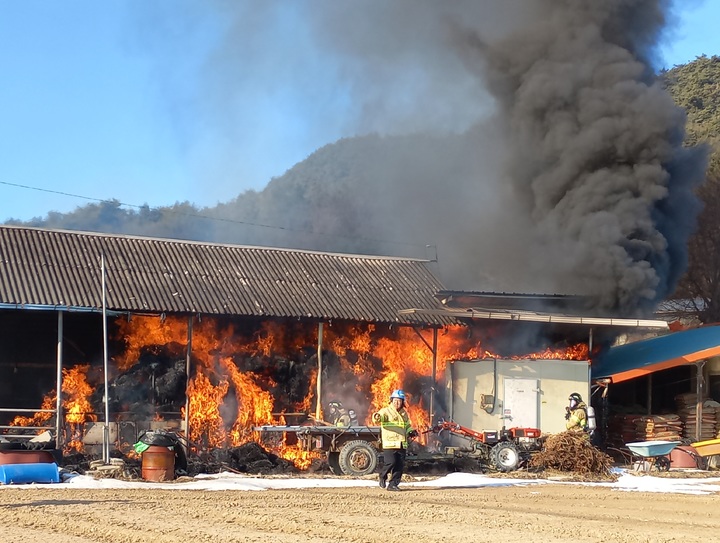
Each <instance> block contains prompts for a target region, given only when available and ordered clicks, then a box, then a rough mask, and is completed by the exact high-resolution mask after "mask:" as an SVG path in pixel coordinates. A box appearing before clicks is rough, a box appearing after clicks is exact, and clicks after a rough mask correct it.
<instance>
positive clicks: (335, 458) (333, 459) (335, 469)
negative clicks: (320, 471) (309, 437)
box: [327, 452, 343, 475]
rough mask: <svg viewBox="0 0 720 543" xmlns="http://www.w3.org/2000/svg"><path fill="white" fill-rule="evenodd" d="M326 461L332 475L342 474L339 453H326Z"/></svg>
mask: <svg viewBox="0 0 720 543" xmlns="http://www.w3.org/2000/svg"><path fill="white" fill-rule="evenodd" d="M327 463H328V467H329V468H330V473H332V474H333V475H342V474H343V472H342V469H340V453H339V452H329V453H327Z"/></svg>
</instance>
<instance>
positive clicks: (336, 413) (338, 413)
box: [328, 402, 351, 426]
mask: <svg viewBox="0 0 720 543" xmlns="http://www.w3.org/2000/svg"><path fill="white" fill-rule="evenodd" d="M328 417H329V419H330V422H331V423H333V424H334V425H335V426H350V423H351V420H350V414H349V413H348V411H347V409H345V408H344V407H343V404H341V403H340V402H330V404H328Z"/></svg>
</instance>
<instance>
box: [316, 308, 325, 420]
mask: <svg viewBox="0 0 720 543" xmlns="http://www.w3.org/2000/svg"><path fill="white" fill-rule="evenodd" d="M322 345H323V323H322V322H319V323H318V342H317V359H318V372H317V392H316V396H317V404H316V405H315V420H316V421H319V420H321V419H320V417H322V371H323V364H322Z"/></svg>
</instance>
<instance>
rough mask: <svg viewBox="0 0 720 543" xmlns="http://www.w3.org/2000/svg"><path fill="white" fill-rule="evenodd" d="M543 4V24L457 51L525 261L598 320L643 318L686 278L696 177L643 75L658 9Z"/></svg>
mask: <svg viewBox="0 0 720 543" xmlns="http://www.w3.org/2000/svg"><path fill="white" fill-rule="evenodd" d="M540 5H541V7H542V8H543V12H544V13H546V16H545V17H543V18H542V19H540V20H538V21H536V22H535V23H534V24H533V25H532V26H530V27H524V28H522V29H521V30H520V31H516V32H513V33H512V34H511V35H509V36H507V37H505V38H504V39H502V40H500V41H499V42H497V43H486V42H484V41H483V39H482V36H481V35H479V34H478V33H475V32H473V31H472V30H465V31H464V32H462V34H463V36H462V38H460V39H459V43H460V44H461V45H462V46H464V47H465V51H466V53H467V55H466V58H467V60H468V65H469V66H470V67H475V66H482V73H483V74H484V75H486V76H487V81H488V86H489V88H490V90H491V92H492V94H493V95H494V96H495V97H496V99H497V102H498V104H499V106H500V116H501V118H502V119H503V121H504V124H505V125H506V128H507V136H508V137H507V142H508V145H509V147H510V152H509V155H508V156H509V157H510V161H508V163H507V164H506V167H505V168H504V175H506V177H507V179H508V180H509V181H510V182H511V183H512V185H513V187H514V190H515V193H516V196H517V198H518V199H519V200H520V201H522V202H523V204H524V207H525V209H526V210H527V211H528V212H529V217H530V220H531V223H532V224H533V226H534V228H535V235H534V238H535V244H534V247H533V250H532V252H531V253H530V254H533V255H534V257H535V258H534V260H533V261H534V262H536V263H538V264H541V265H542V266H544V267H545V272H544V273H549V271H550V270H551V269H552V268H553V267H555V268H556V269H557V270H558V271H559V272H561V273H560V275H559V278H560V279H561V281H562V282H563V283H564V284H565V285H566V286H569V287H570V288H571V289H573V290H576V291H578V292H582V293H583V294H590V295H593V296H595V297H596V298H597V299H598V302H599V305H600V306H601V307H602V308H604V309H611V310H620V311H622V312H624V313H632V312H636V311H638V310H643V309H648V308H650V307H652V306H653V304H654V303H655V302H657V301H659V300H660V299H661V298H662V297H663V296H665V295H667V294H669V293H670V292H671V290H672V288H673V287H674V284H675V282H676V280H677V279H678V278H679V275H680V274H681V273H682V272H683V271H684V267H685V265H686V245H687V240H688V237H689V235H690V233H691V229H692V227H693V217H694V216H695V214H696V213H697V211H698V205H697V203H696V202H695V198H694V197H693V189H694V187H695V186H696V185H697V184H698V183H699V182H700V181H701V180H702V178H703V175H704V167H705V157H704V155H705V151H704V150H703V149H686V148H683V146H682V144H683V138H684V128H683V127H684V122H685V116H684V113H683V112H682V111H681V110H680V109H679V108H678V107H676V106H675V104H674V103H673V102H672V100H671V98H670V96H669V95H668V94H667V93H666V92H665V91H664V90H663V89H662V88H661V86H660V85H659V84H658V83H657V82H656V81H655V79H654V76H653V74H652V71H651V69H650V65H649V61H650V59H651V58H652V56H653V47H654V46H655V45H656V44H657V43H658V40H659V38H660V32H661V30H662V29H663V27H664V23H665V15H666V13H667V10H668V2H666V1H663V0H610V1H603V2H593V1H585V2H578V1H575V0H543V1H542V2H540Z"/></svg>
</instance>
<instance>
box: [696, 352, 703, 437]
mask: <svg viewBox="0 0 720 543" xmlns="http://www.w3.org/2000/svg"><path fill="white" fill-rule="evenodd" d="M704 366H705V361H704V360H698V361H697V362H696V363H695V367H696V368H697V371H696V373H695V392H696V394H697V404H696V405H695V441H700V439H701V438H700V427H701V425H702V405H703V367H704Z"/></svg>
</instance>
